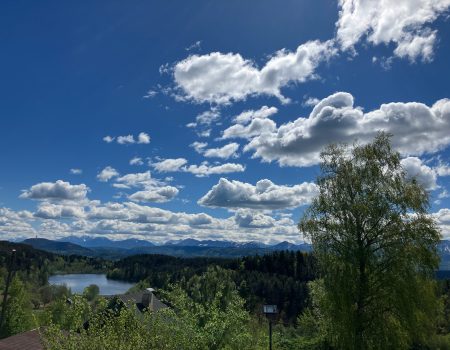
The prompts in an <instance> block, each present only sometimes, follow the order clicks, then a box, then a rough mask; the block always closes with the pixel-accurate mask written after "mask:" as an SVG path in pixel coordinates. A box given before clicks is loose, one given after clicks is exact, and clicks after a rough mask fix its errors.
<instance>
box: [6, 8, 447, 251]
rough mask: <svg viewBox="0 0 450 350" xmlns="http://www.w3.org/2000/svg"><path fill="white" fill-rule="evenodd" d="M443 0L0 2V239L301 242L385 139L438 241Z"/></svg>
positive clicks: (442, 184)
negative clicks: (325, 184) (369, 150)
mask: <svg viewBox="0 0 450 350" xmlns="http://www.w3.org/2000/svg"><path fill="white" fill-rule="evenodd" d="M449 15H450V0H339V1H329V0H259V1H250V0H226V1H225V0H221V1H219V0H214V1H213V0H192V1H177V0H173V1H156V0H152V1H150V0H147V1H138V0H136V1H127V2H124V1H114V0H110V1H76V2H62V1H56V0H55V1H45V0H44V1H39V2H37V1H30V0H28V1H24V0H11V1H10V0H5V1H1V2H0V52H1V54H0V82H1V84H0V96H1V97H0V122H1V123H0V239H9V240H19V239H23V238H27V237H36V236H37V237H41V238H48V239H56V238H63V237H66V236H71V235H76V236H83V235H89V236H105V237H108V238H110V239H116V240H118V239H126V238H139V239H145V240H149V241H152V242H155V243H164V242H166V241H169V240H180V239H185V238H196V239H202V240H203V239H216V240H233V241H260V242H264V243H276V242H281V241H285V240H287V241H290V242H297V243H298V242H301V241H303V240H304V237H302V235H301V234H300V232H299V231H298V229H297V223H298V221H299V220H300V218H301V215H302V213H303V211H304V210H305V209H306V208H307V207H308V204H309V203H310V202H311V200H312V198H314V196H315V195H316V194H317V186H316V185H315V179H316V177H317V176H318V175H319V173H320V170H319V166H318V164H319V162H320V158H319V154H320V151H321V150H322V149H323V148H324V147H325V146H327V145H328V144H329V143H336V142H346V143H350V144H351V143H353V142H354V141H355V140H357V141H358V142H359V143H361V144H364V143H367V142H370V141H371V140H372V139H373V137H374V136H375V135H376V133H377V132H378V131H380V130H384V131H387V132H389V133H392V134H393V137H392V143H393V145H394V147H395V149H396V150H397V151H399V152H400V154H401V156H402V166H403V168H404V169H405V171H406V172H407V174H408V176H409V177H416V178H417V179H418V181H420V182H421V183H422V184H423V185H424V186H425V188H426V189H427V190H428V191H429V193H430V204H431V207H430V213H431V215H432V216H434V218H435V219H436V222H437V223H438V225H439V227H440V228H441V230H442V234H443V237H444V238H450V148H449V145H450V100H449V98H450V85H449V83H448V82H449V78H450V65H449V62H450V19H449Z"/></svg>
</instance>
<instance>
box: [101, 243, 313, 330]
mask: <svg viewBox="0 0 450 350" xmlns="http://www.w3.org/2000/svg"><path fill="white" fill-rule="evenodd" d="M212 266H219V267H221V268H223V269H227V270H230V271H231V278H232V280H233V283H235V284H236V286H237V290H238V292H239V294H240V296H241V297H242V298H243V299H244V300H245V306H246V308H247V310H249V311H251V312H252V313H254V314H255V313H256V314H258V313H261V308H262V305H263V304H276V305H277V306H278V308H279V309H280V314H279V317H280V319H281V320H282V321H283V322H285V323H289V324H294V323H295V322H296V319H297V317H298V315H299V314H300V313H301V312H302V311H303V309H304V308H305V307H306V303H307V297H308V289H307V282H309V281H311V280H313V279H314V278H315V277H316V272H315V271H316V269H315V259H314V257H313V256H312V255H311V254H307V253H303V252H299V251H297V252H294V251H277V252H273V253H271V254H265V255H254V256H248V257H243V258H238V259H221V258H179V257H170V256H164V255H137V256H132V257H128V258H125V259H122V260H120V261H117V262H115V263H114V266H113V269H112V270H111V271H110V272H109V273H108V278H112V279H121V280H126V281H130V282H139V283H138V286H137V288H143V287H146V286H151V287H153V288H157V289H168V288H169V287H170V285H172V284H175V283H180V284H181V285H183V284H186V283H187V281H188V280H189V279H191V278H192V277H193V276H195V275H201V274H202V273H204V272H205V271H207V269H208V268H209V267H212Z"/></svg>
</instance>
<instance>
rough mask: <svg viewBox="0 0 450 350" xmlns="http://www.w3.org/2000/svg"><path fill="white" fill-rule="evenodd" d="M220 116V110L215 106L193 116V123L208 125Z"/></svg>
mask: <svg viewBox="0 0 450 350" xmlns="http://www.w3.org/2000/svg"><path fill="white" fill-rule="evenodd" d="M219 118H220V111H219V110H218V109H217V108H211V109H210V110H208V111H205V112H202V113H200V114H199V115H197V117H196V118H195V121H196V123H195V125H198V124H203V125H210V124H211V123H213V122H215V121H217V120H218V119H219Z"/></svg>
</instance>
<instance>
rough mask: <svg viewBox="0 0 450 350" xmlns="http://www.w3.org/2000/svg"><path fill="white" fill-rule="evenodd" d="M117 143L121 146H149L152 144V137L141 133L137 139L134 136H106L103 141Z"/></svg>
mask: <svg viewBox="0 0 450 350" xmlns="http://www.w3.org/2000/svg"><path fill="white" fill-rule="evenodd" d="M114 140H115V141H116V142H117V143H118V144H119V145H132V144H135V143H137V144H149V143H150V135H149V134H147V133H145V132H140V133H139V134H138V135H137V137H136V138H135V137H134V136H133V135H131V134H130V135H123V136H117V137H113V136H109V135H108V136H105V137H104V138H103V141H105V142H106V143H112V142H113V141H114Z"/></svg>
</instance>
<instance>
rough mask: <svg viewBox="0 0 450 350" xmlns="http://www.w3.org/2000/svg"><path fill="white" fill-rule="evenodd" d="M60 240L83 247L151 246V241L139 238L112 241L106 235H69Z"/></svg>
mask: <svg viewBox="0 0 450 350" xmlns="http://www.w3.org/2000/svg"><path fill="white" fill-rule="evenodd" d="M59 241H60V242H70V243H74V244H77V245H79V246H82V247H85V248H119V249H132V248H137V247H153V246H155V245H154V244H153V243H152V242H149V241H144V240H140V239H132V238H130V239H125V240H122V241H113V240H111V239H108V238H106V237H89V236H82V237H77V236H69V237H64V238H61V239H59Z"/></svg>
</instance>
